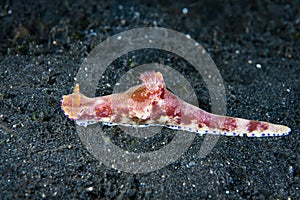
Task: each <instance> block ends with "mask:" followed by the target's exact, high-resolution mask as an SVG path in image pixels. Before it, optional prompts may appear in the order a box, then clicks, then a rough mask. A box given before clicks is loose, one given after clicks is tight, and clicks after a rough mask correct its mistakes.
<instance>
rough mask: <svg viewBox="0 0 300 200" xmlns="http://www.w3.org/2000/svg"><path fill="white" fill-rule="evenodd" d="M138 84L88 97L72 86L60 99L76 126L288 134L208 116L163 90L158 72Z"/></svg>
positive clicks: (282, 128) (244, 121) (258, 124)
mask: <svg viewBox="0 0 300 200" xmlns="http://www.w3.org/2000/svg"><path fill="white" fill-rule="evenodd" d="M140 79H141V80H142V81H143V83H142V84H141V85H138V86H134V87H132V88H130V89H128V90H127V91H125V92H123V93H117V94H111V95H107V96H102V97H95V98H88V97H86V96H84V95H83V94H81V93H80V91H79V85H78V84H76V85H75V87H74V92H73V93H72V94H69V95H66V96H63V99H62V104H61V107H62V109H63V111H64V113H65V115H66V116H68V117H69V118H70V119H72V120H75V122H76V123H77V124H78V125H80V126H87V125H89V124H92V123H97V122H102V123H103V124H106V125H110V126H113V125H122V126H137V127H145V126H165V127H167V128H171V129H179V130H185V131H190V132H195V133H198V134H200V135H202V134H217V135H226V136H244V135H245V136H248V137H267V136H284V135H288V134H289V132H290V131H291V129H290V128H289V127H287V126H283V125H278V124H272V123H268V122H260V121H253V120H247V119H241V118H234V117H227V116H220V115H215V114H211V113H209V112H206V111H204V110H202V109H200V108H198V107H196V106H193V105H191V104H188V103H186V102H184V101H183V100H181V99H180V98H178V97H177V96H175V95H174V94H173V93H171V92H170V91H168V90H167V88H166V85H165V83H164V79H163V75H162V74H161V73H160V72H144V73H143V74H141V76H140Z"/></svg>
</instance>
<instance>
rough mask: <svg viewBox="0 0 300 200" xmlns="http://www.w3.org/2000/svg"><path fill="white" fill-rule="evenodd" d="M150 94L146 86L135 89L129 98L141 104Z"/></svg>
mask: <svg viewBox="0 0 300 200" xmlns="http://www.w3.org/2000/svg"><path fill="white" fill-rule="evenodd" d="M149 97H150V92H149V91H148V90H147V88H146V86H142V87H139V88H137V89H136V90H135V91H134V92H133V93H132V95H131V98H132V99H133V100H134V101H137V102H143V101H145V100H149Z"/></svg>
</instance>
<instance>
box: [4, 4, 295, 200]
mask: <svg viewBox="0 0 300 200" xmlns="http://www.w3.org/2000/svg"><path fill="white" fill-rule="evenodd" d="M183 8H188V13H187V14H183V12H182V9H183ZM145 26H158V27H165V28H170V29H173V30H177V31H180V32H182V33H185V34H189V35H190V36H191V37H192V38H193V39H195V40H197V41H198V42H199V43H200V44H201V45H202V46H203V47H204V48H205V49H206V50H207V51H208V52H209V54H210V55H211V57H212V58H213V60H214V61H215V63H216V65H217V66H218V68H219V70H220V72H221V74H222V77H223V79H224V81H225V87H226V92H227V93H226V94H227V115H230V116H235V117H243V118H248V119H256V120H263V121H269V122H272V123H278V124H284V125H288V126H289V127H291V128H292V132H291V134H290V135H288V136H286V137H277V138H271V137H270V138H245V137H244V138H240V137H236V138H233V137H221V138H220V140H219V141H218V144H217V145H216V146H215V148H214V149H213V151H212V152H211V153H210V154H209V155H208V156H207V157H206V158H203V159H200V158H197V157H196V156H195V155H196V154H197V150H199V146H200V145H201V142H202V141H203V137H200V136H198V137H197V139H196V140H195V141H194V143H193V144H192V148H191V149H190V150H189V151H187V152H186V154H184V155H183V156H182V157H181V158H180V159H179V160H177V161H176V162H175V163H173V164H171V165H169V166H167V167H165V168H163V169H161V170H158V171H155V172H152V173H148V174H137V175H134V174H128V173H124V172H120V171H117V170H114V169H112V168H108V167H106V166H104V165H101V164H99V163H98V162H97V160H95V159H94V158H93V156H91V155H90V154H89V152H88V151H87V150H86V149H85V147H84V146H83V145H82V143H81V141H80V139H79V137H78V135H77V133H76V131H75V125H74V122H72V121H70V120H69V119H67V117H66V116H64V114H63V112H62V111H61V108H60V100H61V97H62V95H64V94H69V93H70V92H71V91H72V87H73V85H74V77H75V76H76V73H77V70H78V69H79V67H80V64H81V63H82V61H83V59H84V58H85V57H86V56H87V55H88V53H89V52H90V51H91V50H92V49H93V48H94V47H95V46H96V45H97V44H99V43H100V42H101V41H103V40H104V39H106V38H108V37H110V36H112V35H114V34H117V33H120V32H122V31H125V30H129V29H131V28H135V27H145ZM299 52H300V4H299V3H298V1H269V0H265V1H258V0H257V1H255V0H252V1H250V0H249V1H211V0H209V1H189V0H185V1H181V2H177V3H176V2H174V1H163V3H161V2H159V1H158V0H157V1H143V2H142V3H141V2H140V3H139V2H136V1H127V3H124V2H122V1H88V0H86V1H76V0H74V1H46V0H40V1H1V2H0V60H1V64H0V145H1V146H0V149H1V150H0V153H1V156H0V173H1V182H0V198H1V199H16V198H20V199H26V198H28V199H29V198H30V199H41V198H47V199H99V198H107V199H111V198H113V199H159V198H167V199H182V198H186V199H192V198H193V199H196V198H198V199H209V198H211V199H226V198H228V199H288V198H289V197H290V198H292V199H300V195H299V194H300V192H299V185H300V180H299V179H300V175H299V173H300V164H299V161H300V160H299V152H300V147H299V123H300V120H299V116H300V106H299V105H300V104H299V98H300V84H299V76H300V54H299ZM146 53H147V52H144V51H140V52H136V55H135V56H136V59H135V60H133V61H132V60H130V57H129V58H128V56H127V57H126V56H124V57H122V58H120V59H118V60H117V61H116V62H114V63H113V64H112V65H111V66H110V67H111V70H110V71H109V70H108V71H107V73H106V75H105V77H104V79H103V80H102V81H100V83H99V90H98V94H99V95H103V94H109V93H111V91H112V88H111V87H109V86H108V85H107V84H105V83H109V84H111V85H114V84H115V83H116V81H117V78H118V77H120V76H121V75H122V73H125V72H126V71H128V70H129V69H130V68H131V66H130V64H131V63H132V62H134V63H135V64H136V65H138V64H141V63H139V62H145V61H147V62H153V61H155V62H160V63H163V64H167V65H171V66H174V67H175V68H176V66H177V68H176V69H178V70H179V71H180V72H181V73H182V74H183V75H184V76H185V77H186V78H187V79H188V80H190V81H191V84H192V86H193V87H194V89H195V92H196V94H197V96H198V98H199V104H200V107H201V108H203V109H206V110H209V109H210V102H209V98H208V97H207V91H206V89H205V86H203V83H202V82H201V77H199V76H196V77H195V74H194V71H193V70H194V69H193V68H192V66H189V65H188V64H187V63H186V62H184V61H182V60H181V59H180V58H177V57H176V55H168V54H164V53H161V52H158V53H155V52H154V53H153V52H150V53H151V56H149V55H146ZM133 54H134V53H133ZM129 56H130V55H129ZM132 59H133V58H132ZM129 61H130V62H129ZM257 64H260V65H261V68H258V67H257ZM116 68H118V69H119V70H118V71H117V72H114V71H113V69H116ZM111 129H112V131H111V132H112V133H111V134H112V136H111V137H112V139H115V140H117V139H118V138H120V137H121V138H123V139H124V140H125V142H130V141H127V140H126V135H123V136H119V135H118V132H119V131H118V129H116V128H111ZM170 137H171V138H172V136H170ZM170 137H169V136H168V137H166V138H163V139H166V140H167V141H168V139H170ZM161 139H162V138H157V140H161ZM151 142H152V143H153V144H155V142H160V141H155V140H154V141H150V143H151ZM121 143H122V142H121ZM152 143H151V144H152Z"/></svg>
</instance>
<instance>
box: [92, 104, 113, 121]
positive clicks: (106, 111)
mask: <svg viewBox="0 0 300 200" xmlns="http://www.w3.org/2000/svg"><path fill="white" fill-rule="evenodd" d="M95 114H96V117H97V118H98V119H99V118H104V117H111V116H112V109H111V106H110V105H109V104H108V103H104V104H101V105H96V106H95Z"/></svg>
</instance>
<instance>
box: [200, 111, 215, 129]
mask: <svg viewBox="0 0 300 200" xmlns="http://www.w3.org/2000/svg"><path fill="white" fill-rule="evenodd" d="M210 121H211V119H210V116H209V115H208V114H206V113H204V112H203V111H200V113H199V114H198V128H202V127H204V125H205V126H207V127H210V125H211V124H210ZM211 128H213V127H211Z"/></svg>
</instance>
